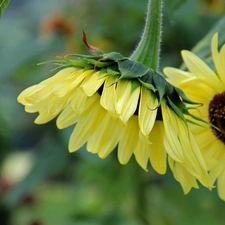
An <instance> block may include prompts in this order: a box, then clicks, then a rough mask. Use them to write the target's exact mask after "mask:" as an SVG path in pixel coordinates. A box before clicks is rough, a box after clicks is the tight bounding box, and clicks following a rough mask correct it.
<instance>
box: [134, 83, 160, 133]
mask: <svg viewBox="0 0 225 225" xmlns="http://www.w3.org/2000/svg"><path fill="white" fill-rule="evenodd" d="M157 107H158V100H157V98H156V97H155V96H154V95H153V93H152V92H151V91H150V90H147V89H146V88H144V87H142V88H141V99H140V106H139V111H138V122H139V126H140V130H141V132H142V133H143V134H144V135H145V136H148V135H149V133H150V132H151V130H152V128H153V126H154V123H155V119H156V115H157Z"/></svg>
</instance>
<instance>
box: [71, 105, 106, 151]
mask: <svg viewBox="0 0 225 225" xmlns="http://www.w3.org/2000/svg"><path fill="white" fill-rule="evenodd" d="M104 115H105V112H104V111H103V110H102V108H101V106H100V105H99V104H97V103H96V105H95V107H93V109H92V110H91V111H90V112H89V114H87V115H85V116H84V117H83V118H82V119H81V120H80V121H79V122H78V123H77V125H76V126H75V128H74V130H73V132H72V134H71V136H70V140H69V152H74V151H76V150H78V149H79V148H81V147H82V146H83V145H84V144H85V143H86V142H87V141H88V139H89V138H90V136H91V135H92V134H93V133H94V131H95V130H96V129H97V128H98V126H99V124H100V121H101V119H102V118H104Z"/></svg>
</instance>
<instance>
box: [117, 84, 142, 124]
mask: <svg viewBox="0 0 225 225" xmlns="http://www.w3.org/2000/svg"><path fill="white" fill-rule="evenodd" d="M134 85H135V84H134V83H132V81H129V80H122V81H119V82H118V83H117V88H116V92H115V95H116V96H115V101H116V112H117V114H119V115H120V119H121V120H122V121H123V122H124V123H125V124H126V122H127V121H128V120H129V118H130V117H131V116H132V115H133V114H134V112H135V111H136V108H137V104H138V99H139V94H140V86H137V87H135V89H134V90H133V86H134Z"/></svg>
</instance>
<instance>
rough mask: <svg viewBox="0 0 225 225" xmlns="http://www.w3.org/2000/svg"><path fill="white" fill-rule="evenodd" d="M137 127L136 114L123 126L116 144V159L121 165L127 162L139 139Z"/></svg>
mask: <svg viewBox="0 0 225 225" xmlns="http://www.w3.org/2000/svg"><path fill="white" fill-rule="evenodd" d="M138 129H139V128H138V123H137V116H134V117H131V118H130V120H129V121H128V123H127V125H126V126H124V128H123V131H122V134H121V140H120V142H119V146H118V159H119V162H120V163H121V164H123V165H125V164H127V163H128V161H129V160H130V158H131V156H132V154H133V151H134V149H135V148H136V146H137V143H138V139H139V136H138Z"/></svg>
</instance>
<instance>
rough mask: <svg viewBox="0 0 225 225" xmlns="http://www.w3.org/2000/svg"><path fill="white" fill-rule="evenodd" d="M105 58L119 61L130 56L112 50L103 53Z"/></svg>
mask: <svg viewBox="0 0 225 225" xmlns="http://www.w3.org/2000/svg"><path fill="white" fill-rule="evenodd" d="M103 59H105V60H112V61H115V62H118V61H120V60H125V59H128V58H127V57H125V56H123V55H122V54H120V53H119V52H110V53H106V54H103Z"/></svg>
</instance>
